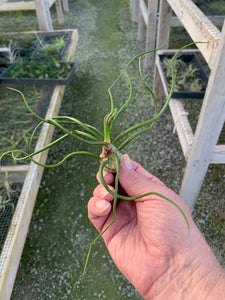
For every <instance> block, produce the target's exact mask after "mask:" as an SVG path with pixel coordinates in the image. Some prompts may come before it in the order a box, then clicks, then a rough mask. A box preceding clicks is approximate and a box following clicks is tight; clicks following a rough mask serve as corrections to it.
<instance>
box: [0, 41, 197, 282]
mask: <svg viewBox="0 0 225 300" xmlns="http://www.w3.org/2000/svg"><path fill="white" fill-rule="evenodd" d="M194 44H195V43H190V44H187V45H186V46H184V47H182V48H181V49H180V50H178V51H177V52H176V54H175V55H174V56H173V58H172V60H171V66H170V67H171V74H172V81H171V82H172V83H171V90H170V93H169V95H168V97H167V99H166V101H165V103H164V105H163V106H162V108H161V109H160V110H158V106H157V101H156V98H155V96H154V93H153V91H152V90H151V88H150V87H148V86H147V85H146V84H145V82H144V80H143V75H142V70H141V62H140V58H141V57H142V56H143V55H145V54H146V53H149V52H154V51H157V50H159V49H162V48H163V47H164V45H163V46H162V47H160V48H158V49H153V50H150V51H145V52H142V53H139V54H137V55H136V56H134V57H133V58H132V59H131V60H130V61H129V62H128V64H127V65H126V67H125V69H124V70H123V71H122V72H121V73H120V75H119V76H118V77H117V78H116V79H115V81H114V82H113V83H112V85H111V86H110V87H109V88H108V93H109V97H110V102H111V110H110V112H109V113H108V114H107V115H106V116H105V118H104V132H101V131H100V130H98V129H97V128H96V127H94V126H92V125H89V124H87V123H84V122H82V121H80V120H78V119H76V118H73V117H69V116H56V117H52V118H49V119H43V118H41V117H40V116H38V115H37V114H36V113H35V112H34V111H33V110H32V109H31V107H30V106H29V104H28V102H27V100H26V98H25V96H24V95H23V93H22V92H20V91H19V90H16V89H14V88H9V89H11V90H13V91H15V92H18V93H19V94H21V96H22V98H23V100H24V103H25V105H26V107H27V108H28V110H29V111H30V113H32V115H33V116H35V117H36V118H37V119H38V120H39V121H40V122H39V124H38V125H37V126H36V127H35V129H34V131H33V133H32V135H31V137H30V143H29V148H30V153H27V152H25V151H21V150H12V151H7V152H5V153H4V154H3V155H1V157H0V161H1V159H2V158H3V157H4V156H5V155H7V154H11V155H12V157H13V159H15V160H19V161H22V160H31V161H33V162H34V163H36V164H38V165H40V166H42V167H45V168H51V167H57V166H59V165H61V164H62V163H63V162H65V161H66V160H67V159H69V158H71V157H73V156H76V155H88V156H90V157H93V158H95V159H97V160H98V161H99V162H100V167H99V177H100V180H101V183H102V184H103V186H104V187H105V189H106V190H107V191H108V192H109V193H110V194H112V195H113V196H114V201H113V207H112V212H113V220H112V221H111V223H110V224H109V225H108V226H107V227H106V228H105V229H104V230H103V231H102V232H100V233H99V234H98V235H97V236H96V238H95V239H94V240H93V241H92V243H91V244H90V246H89V250H88V254H87V258H86V262H85V265H84V270H83V273H82V278H83V276H84V274H85V271H86V268H87V264H88V260H89V256H90V253H91V249H92V246H93V244H94V243H95V242H96V241H97V239H99V238H100V237H101V236H102V235H103V234H104V232H105V231H106V230H108V229H109V227H110V226H111V225H112V224H113V223H114V222H115V221H116V205H117V200H118V199H122V200H127V201H131V200H136V199H139V198H142V197H144V196H147V195H157V196H160V197H161V198H163V199H165V200H166V201H169V202H170V203H171V204H173V205H174V206H175V207H176V208H177V209H178V210H179V211H180V213H181V214H182V215H183V217H184V220H185V222H186V224H187V229H188V232H189V221H188V219H187V217H186V215H185V213H184V212H183V211H182V209H181V208H180V207H179V206H178V205H177V204H176V203H175V202H173V201H172V200H171V199H168V198H167V197H165V196H164V195H161V194H158V193H155V192H151V191H149V193H146V194H143V195H139V196H138V197H126V196H123V195H119V194H118V189H119V174H120V165H121V162H122V161H123V155H122V153H121V150H123V149H124V148H125V147H126V146H127V145H128V144H129V143H130V142H132V141H133V140H134V139H135V138H136V137H137V136H139V135H141V134H142V133H145V132H147V131H149V130H151V128H152V127H153V126H154V124H155V123H156V121H157V120H158V119H159V118H160V117H161V116H162V114H163V113H164V112H165V110H166V108H167V106H168V104H169V101H170V99H171V96H172V94H173V90H174V85H175V75H174V61H175V60H176V58H177V57H178V55H179V54H180V52H181V51H182V50H183V49H184V48H186V47H189V46H191V45H194ZM138 59H139V74H140V79H141V82H142V84H143V86H144V87H145V88H146V89H147V90H148V91H149V93H150V94H151V96H152V99H153V103H154V116H153V117H152V118H151V119H148V120H145V121H141V122H139V123H137V124H134V125H132V126H131V127H129V128H126V129H124V130H122V131H121V132H120V134H119V135H117V136H116V137H112V129H113V127H114V124H115V122H116V121H117V120H118V119H119V117H120V116H121V114H122V113H123V112H124V111H125V110H126V109H127V107H128V106H129V104H130V102H131V99H132V97H133V85H132V82H131V79H130V76H129V74H128V69H129V67H130V65H131V64H132V63H133V62H134V61H135V60H138ZM121 76H126V78H127V81H128V83H129V96H128V98H127V100H126V101H125V102H124V104H123V105H122V106H121V107H120V108H116V107H114V100H113V97H112V93H111V89H112V88H113V86H114V85H115V84H116V83H117V82H118V81H119V80H120V78H121ZM44 123H47V124H50V125H54V126H55V127H56V128H58V129H59V130H61V132H62V133H63V134H62V136H61V137H59V138H57V139H56V140H54V141H52V142H51V143H49V144H48V145H47V146H45V147H43V148H42V149H40V150H38V151H36V152H33V151H32V147H31V145H32V140H33V139H34V136H35V134H36V132H37V130H38V128H39V127H40V126H41V125H42V124H44ZM68 126H69V129H68ZM71 128H72V129H71ZM67 137H73V138H75V139H78V140H80V141H82V142H84V143H87V144H91V145H98V146H99V145H100V146H102V152H101V154H100V155H97V154H95V153H91V152H87V151H75V152H71V153H69V154H67V155H66V156H65V157H64V158H63V159H62V160H61V161H59V162H57V163H55V164H52V165H43V164H41V163H39V162H38V161H36V160H35V159H34V156H35V155H37V154H39V153H41V152H43V151H46V150H48V149H50V148H51V147H54V146H55V145H56V144H58V143H60V142H61V141H63V140H65V139H66V138H67ZM121 140H122V141H121ZM18 154H20V155H23V156H22V157H19V156H18ZM103 170H106V171H108V172H112V173H115V187H114V191H112V190H111V189H110V188H109V187H108V185H107V183H106V182H105V180H104V176H103Z"/></svg>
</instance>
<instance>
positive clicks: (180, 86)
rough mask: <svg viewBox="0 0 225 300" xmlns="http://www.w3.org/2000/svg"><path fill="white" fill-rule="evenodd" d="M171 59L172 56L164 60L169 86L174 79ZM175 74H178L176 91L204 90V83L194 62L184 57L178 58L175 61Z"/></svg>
mask: <svg viewBox="0 0 225 300" xmlns="http://www.w3.org/2000/svg"><path fill="white" fill-rule="evenodd" d="M171 60H172V58H168V57H165V58H163V60H162V65H163V70H164V72H165V74H166V78H167V81H168V86H169V87H171V80H172V74H171V68H170V65H171ZM174 74H175V76H176V83H175V86H174V90H175V91H193V92H199V91H202V89H203V85H202V83H201V80H200V77H199V69H198V68H197V67H196V65H195V64H194V63H191V62H190V63H187V62H184V61H183V60H182V59H177V60H176V61H175V63H174Z"/></svg>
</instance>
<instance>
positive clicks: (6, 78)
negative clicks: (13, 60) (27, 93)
mask: <svg viewBox="0 0 225 300" xmlns="http://www.w3.org/2000/svg"><path fill="white" fill-rule="evenodd" d="M42 63H45V64H48V62H42ZM60 63H61V64H63V63H64V62H60ZM28 64H32V61H30V62H26V63H24V65H28ZM50 66H52V65H50ZM70 66H71V69H70V71H69V72H68V74H67V76H66V77H65V78H35V77H34V78H31V77H29V78H25V77H22V78H19V77H15V78H14V77H11V76H10V73H11V71H12V70H13V68H14V67H15V64H12V65H11V66H10V67H9V68H8V69H7V70H6V71H4V72H3V73H2V74H1V75H0V80H1V82H3V83H11V84H52V85H66V84H67V83H68V82H69V81H70V79H71V77H72V75H73V73H74V71H75V69H76V64H75V62H72V63H70Z"/></svg>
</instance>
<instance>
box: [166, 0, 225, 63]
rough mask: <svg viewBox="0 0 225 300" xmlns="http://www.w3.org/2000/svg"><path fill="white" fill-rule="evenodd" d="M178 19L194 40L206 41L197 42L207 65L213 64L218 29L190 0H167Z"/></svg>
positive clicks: (217, 40)
mask: <svg viewBox="0 0 225 300" xmlns="http://www.w3.org/2000/svg"><path fill="white" fill-rule="evenodd" d="M167 1H168V4H169V5H170V6H171V8H172V9H173V10H174V12H175V14H176V15H177V17H178V18H179V20H180V21H181V22H182V24H183V25H184V27H185V29H186V30H187V32H188V33H189V35H190V36H191V38H192V40H193V41H194V42H197V41H201V42H208V43H207V44H198V45H197V47H198V48H199V49H200V50H201V53H202V55H203V56H204V58H205V60H206V61H207V62H208V64H209V67H210V68H212V67H213V65H214V58H215V55H214V54H215V50H216V48H217V45H218V42H219V40H220V31H219V30H218V29H217V28H216V26H215V25H213V24H212V22H211V21H210V20H209V19H208V18H207V17H206V16H205V15H204V14H203V12H202V11H201V10H200V9H199V8H198V7H197V6H196V5H195V4H194V2H193V1H192V0H179V1H177V0H167Z"/></svg>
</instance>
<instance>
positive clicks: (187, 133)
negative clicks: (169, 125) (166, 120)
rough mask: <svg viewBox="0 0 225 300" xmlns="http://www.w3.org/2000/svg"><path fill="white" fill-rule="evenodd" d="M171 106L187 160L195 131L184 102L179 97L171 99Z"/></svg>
mask: <svg viewBox="0 0 225 300" xmlns="http://www.w3.org/2000/svg"><path fill="white" fill-rule="evenodd" d="M169 107H170V111H171V115H172V117H173V121H174V124H175V129H176V131H177V135H178V138H179V141H180V145H181V148H182V151H183V154H184V157H185V159H186V160H187V159H188V157H189V155H190V151H191V148H192V144H193V140H194V135H193V131H192V129H191V126H190V123H189V121H188V113H187V112H186V111H185V110H184V107H183V104H182V102H181V101H180V100H177V99H171V100H170V103H169Z"/></svg>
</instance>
